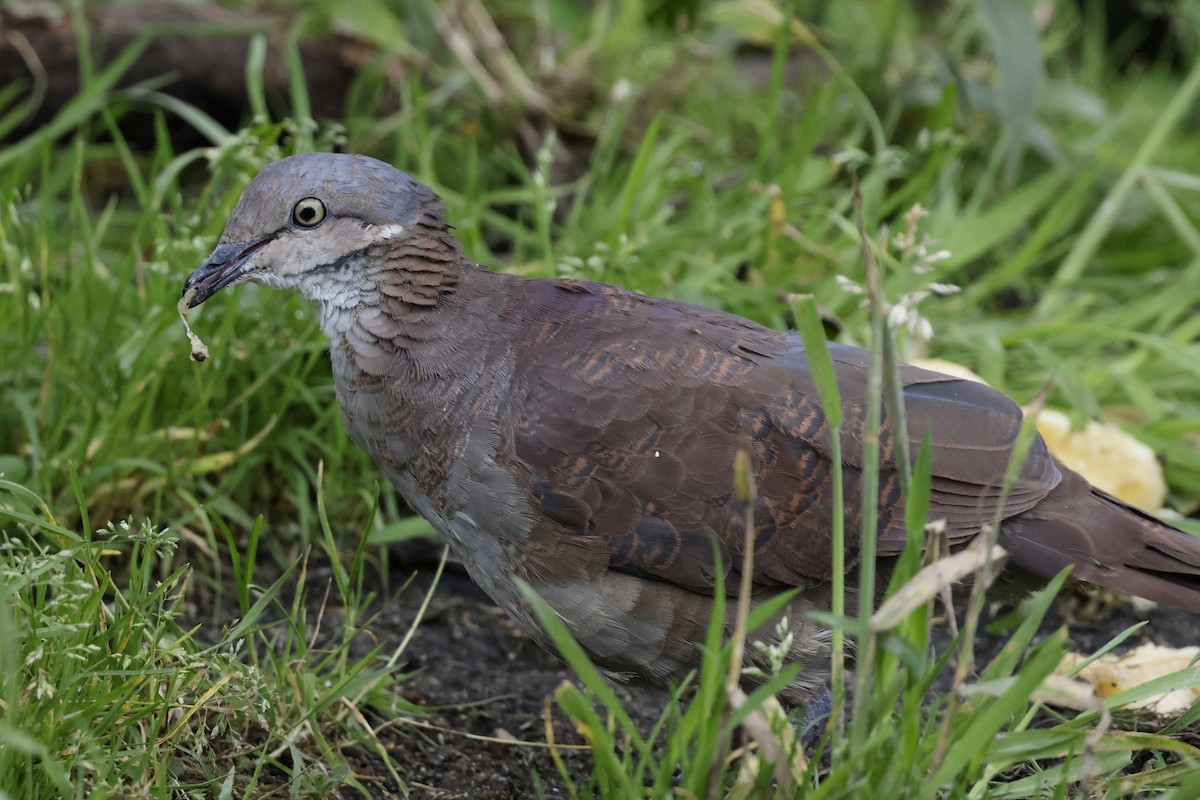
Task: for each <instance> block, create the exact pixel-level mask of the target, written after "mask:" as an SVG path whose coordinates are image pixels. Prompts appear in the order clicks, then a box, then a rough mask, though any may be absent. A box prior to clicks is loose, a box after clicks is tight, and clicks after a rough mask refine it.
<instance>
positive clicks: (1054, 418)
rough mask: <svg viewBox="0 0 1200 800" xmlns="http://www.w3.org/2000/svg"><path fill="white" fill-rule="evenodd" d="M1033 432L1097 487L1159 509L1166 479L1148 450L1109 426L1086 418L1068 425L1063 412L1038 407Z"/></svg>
mask: <svg viewBox="0 0 1200 800" xmlns="http://www.w3.org/2000/svg"><path fill="white" fill-rule="evenodd" d="M1037 428H1038V433H1040V434H1041V435H1042V437H1043V438H1044V439H1045V440H1046V444H1047V445H1049V447H1050V452H1052V453H1054V455H1056V456H1058V457H1059V458H1060V459H1062V462H1063V463H1064V464H1066V465H1067V466H1068V467H1070V468H1071V469H1073V470H1075V471H1076V472H1078V473H1080V474H1082V475H1083V477H1085V478H1087V479H1088V482H1089V483H1091V484H1092V485H1093V486H1095V487H1096V488H1098V489H1103V490H1104V491H1106V492H1108V493H1109V494H1111V495H1115V496H1117V497H1119V498H1121V499H1122V500H1124V501H1125V502H1126V503H1129V504H1131V505H1135V506H1137V507H1138V508H1142V509H1145V510H1147V511H1157V510H1158V509H1160V508H1162V506H1163V502H1164V501H1165V500H1166V498H1167V483H1166V481H1165V480H1163V473H1162V467H1161V466H1160V465H1159V463H1158V459H1157V458H1156V457H1155V456H1154V451H1153V450H1151V449H1150V448H1149V447H1147V446H1146V445H1144V444H1142V443H1141V442H1139V441H1138V440H1137V439H1135V438H1133V437H1132V436H1130V435H1129V434H1128V433H1126V432H1125V431H1123V430H1121V429H1120V428H1118V427H1117V426H1115V425H1108V424H1105V423H1102V422H1094V421H1093V422H1089V423H1088V424H1087V425H1085V426H1084V428H1083V430H1078V431H1073V430H1071V420H1070V419H1068V418H1067V416H1066V414H1063V413H1061V412H1059V411H1054V410H1053V409H1048V408H1047V409H1043V410H1042V413H1041V414H1039V415H1038V421H1037Z"/></svg>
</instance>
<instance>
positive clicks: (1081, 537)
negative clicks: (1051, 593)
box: [1000, 467, 1200, 613]
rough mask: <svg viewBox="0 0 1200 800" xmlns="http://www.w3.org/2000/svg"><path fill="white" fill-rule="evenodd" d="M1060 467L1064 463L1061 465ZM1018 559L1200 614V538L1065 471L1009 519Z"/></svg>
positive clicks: (1047, 574) (1043, 571) (1007, 530)
mask: <svg viewBox="0 0 1200 800" xmlns="http://www.w3.org/2000/svg"><path fill="white" fill-rule="evenodd" d="M1060 468H1061V467H1060ZM1000 544H1001V545H1003V546H1004V548H1005V549H1006V550H1007V551H1008V553H1009V560H1010V562H1011V563H1012V564H1014V565H1015V566H1017V567H1020V568H1021V569H1024V570H1026V571H1028V572H1031V573H1033V574H1034V575H1040V576H1041V577H1043V578H1051V577H1053V576H1054V575H1056V574H1058V572H1060V571H1061V570H1062V569H1063V568H1064V567H1066V566H1069V565H1070V566H1073V569H1072V570H1071V574H1070V578H1069V579H1070V580H1072V581H1086V582H1088V583H1094V584H1097V585H1099V586H1103V587H1106V588H1109V589H1115V590H1117V591H1120V592H1125V593H1126V594H1132V595H1137V596H1138V597H1144V598H1146V599H1147V600H1154V601H1156V602H1159V603H1165V604H1166V605H1169V606H1174V607H1176V608H1182V609H1185V610H1187V611H1192V612H1196V613H1200V538H1198V537H1195V536H1192V535H1190V534H1187V533H1184V532H1183V531H1181V530H1179V529H1178V528H1173V527H1171V526H1170V525H1167V524H1166V523H1164V522H1161V521H1159V520H1157V519H1155V518H1154V517H1152V516H1150V515H1149V514H1147V513H1145V512H1144V511H1141V510H1139V509H1137V508H1134V507H1133V506H1131V505H1129V504H1128V503H1125V502H1122V501H1121V500H1118V499H1117V498H1115V497H1113V496H1112V495H1110V494H1108V493H1106V492H1102V491H1100V490H1099V489H1096V488H1095V487H1093V486H1091V485H1090V484H1089V483H1088V482H1087V481H1086V480H1084V479H1083V478H1082V477H1081V476H1080V475H1078V474H1076V473H1074V472H1071V471H1070V470H1067V469H1063V479H1062V481H1061V482H1060V483H1059V485H1058V486H1056V487H1055V488H1054V490H1053V491H1051V492H1050V494H1049V495H1047V496H1046V498H1045V499H1044V500H1042V502H1040V503H1038V504H1037V506H1035V507H1034V508H1032V509H1030V510H1029V511H1026V512H1024V513H1022V514H1018V515H1017V516H1015V517H1012V518H1011V519H1007V520H1005V521H1004V523H1003V526H1002V529H1001V534H1000Z"/></svg>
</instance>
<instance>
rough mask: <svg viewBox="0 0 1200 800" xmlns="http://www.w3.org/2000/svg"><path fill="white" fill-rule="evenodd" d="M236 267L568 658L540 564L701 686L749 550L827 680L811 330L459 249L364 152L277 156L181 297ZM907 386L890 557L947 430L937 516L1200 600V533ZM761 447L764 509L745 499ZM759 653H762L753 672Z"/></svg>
mask: <svg viewBox="0 0 1200 800" xmlns="http://www.w3.org/2000/svg"><path fill="white" fill-rule="evenodd" d="M241 283H254V284H260V285H263V286H269V287H277V288H282V289H288V290H291V291H293V292H297V293H299V294H300V295H301V296H303V297H305V298H307V299H308V300H310V301H312V302H313V303H314V304H315V306H316V312H317V315H318V318H319V321H320V326H321V328H322V329H323V331H324V332H325V334H326V335H327V336H328V338H329V343H330V346H329V357H330V362H331V367H332V371H333V377H334V385H335V389H336V398H337V402H338V403H339V405H340V408H341V412H342V416H343V419H344V421H345V425H346V428H347V430H348V432H349V435H350V437H351V439H353V441H354V442H356V443H357V444H358V445H359V446H361V447H362V448H363V449H365V450H366V451H367V452H368V453H369V454H370V456H371V458H372V459H373V460H374V462H375V464H376V465H377V466H378V467H379V469H380V470H382V472H383V473H384V474H385V475H386V477H387V478H388V479H389V481H390V482H391V483H392V484H393V485H394V486H395V488H396V489H397V490H398V492H399V494H400V495H401V496H402V497H403V498H404V500H405V501H406V502H407V503H408V505H409V506H410V507H411V508H412V509H413V510H415V511H416V512H417V513H419V514H420V515H422V516H423V517H425V518H426V519H427V520H429V522H430V523H431V524H432V526H433V527H434V528H435V529H436V531H437V532H438V534H439V535H440V536H441V538H442V539H444V540H445V542H446V543H447V544H448V546H449V547H450V549H451V551H452V552H453V554H454V555H455V557H456V558H457V559H459V560H461V562H462V563H463V564H464V565H465V567H466V569H467V572H468V573H469V574H470V576H471V578H472V579H473V580H474V581H475V582H476V583H477V584H478V585H479V586H480V587H481V588H482V589H483V590H484V591H485V592H486V593H487V594H488V595H489V596H490V597H491V598H492V600H494V601H495V602H496V603H497V604H498V605H499V606H500V607H501V608H503V609H504V610H505V611H506V612H507V613H508V615H509V616H510V617H512V618H513V620H514V621H515V622H516V623H517V624H518V625H519V626H520V627H521V628H523V629H524V630H525V631H527V632H528V633H529V635H530V636H531V637H532V638H533V639H535V640H536V641H538V642H539V643H541V644H542V645H543V646H546V647H547V648H548V649H550V650H551V651H553V644H552V641H551V639H550V637H549V636H548V634H547V633H546V631H545V630H543V629H542V627H541V626H540V624H539V623H538V620H537V618H536V615H535V613H534V611H533V609H532V607H531V604H530V602H529V601H528V599H527V598H526V596H525V595H524V594H523V593H522V590H521V584H522V582H524V583H525V584H527V585H528V586H529V587H530V588H531V589H532V590H533V591H534V592H536V593H537V594H538V595H540V597H541V598H542V599H543V600H544V601H545V602H546V603H547V604H548V605H549V607H550V608H551V609H552V610H553V612H554V614H555V615H556V616H557V617H558V618H559V619H560V620H561V621H562V622H563V623H564V624H565V626H566V628H567V630H568V631H569V632H570V633H571V634H572V635H573V636H574V638H575V639H576V640H577V641H578V643H579V644H580V645H581V646H582V647H583V649H584V651H585V652H586V653H587V655H588V656H589V657H590V658H591V660H592V661H593V663H594V664H595V665H596V666H597V667H598V668H600V669H601V670H603V671H604V672H605V674H607V675H608V676H609V677H610V678H612V679H614V680H634V681H639V682H643V683H650V684H655V685H668V684H670V683H671V682H673V681H679V680H681V679H683V678H684V677H685V676H686V675H687V674H688V673H689V672H690V671H691V670H692V669H693V668H694V667H695V666H696V665H697V664H698V662H699V660H700V657H701V653H700V649H699V646H700V644H701V643H703V642H704V640H705V632H706V630H707V628H708V626H709V624H710V618H711V616H712V613H713V602H714V592H715V591H716V588H717V586H718V585H721V586H723V587H724V591H725V593H726V594H727V595H731V596H732V595H735V594H736V593H737V592H738V582H739V581H740V579H741V576H740V575H739V574H738V573H737V570H738V569H739V568H740V565H741V564H742V557H743V550H744V547H745V544H746V542H747V541H752V543H753V561H752V574H751V575H750V576H749V585H750V587H751V592H752V599H753V601H754V602H760V601H762V600H764V599H766V598H770V597H773V596H777V595H778V594H779V593H781V592H785V591H790V590H793V589H798V591H797V592H796V594H795V596H794V597H793V598H792V599H791V600H790V601H789V604H788V609H789V614H788V617H787V618H788V626H789V631H790V633H791V645H790V650H789V651H788V656H787V657H788V659H789V660H791V661H794V662H798V663H800V665H801V670H800V673H799V676H798V677H797V678H796V679H795V680H793V681H792V683H791V684H789V685H788V686H787V687H786V688H785V689H784V690H783V692H782V693H781V699H783V700H785V701H789V702H791V703H793V704H802V703H805V702H807V701H808V700H810V699H812V698H814V697H815V696H817V695H818V694H819V693H820V692H821V691H822V690H823V688H824V687H825V686H826V685H827V683H828V680H829V676H830V650H831V641H832V634H831V631H830V629H829V628H828V627H826V626H825V625H823V624H822V623H821V622H820V621H818V619H815V618H814V617H813V616H812V615H810V614H809V613H807V612H811V611H828V610H829V608H830V603H831V589H830V587H831V582H832V579H833V569H834V563H835V560H834V553H833V538H832V519H833V498H834V494H833V474H834V467H835V466H837V465H835V464H834V463H833V460H832V458H833V453H832V449H831V442H832V435H833V433H832V430H831V425H830V422H829V418H828V417H827V415H826V414H825V412H824V411H823V409H822V406H821V402H820V398H819V394H818V390H817V387H816V384H815V381H814V378H813V373H812V368H811V365H810V362H809V357H808V354H807V353H806V351H805V347H804V343H803V340H802V338H801V337H800V336H799V335H798V334H796V333H794V332H781V331H776V330H772V329H770V328H767V327H764V326H762V325H759V324H757V323H755V322H752V321H749V320H747V319H743V318H741V317H739V316H735V315H733V314H729V313H726V312H723V311H719V310H714V309H710V308H706V307H702V306H696V305H689V304H686V303H682V302H677V301H674V300H670V299H663V298H658V297H652V296H647V295H643V294H638V293H635V292H633V291H629V290H626V289H623V288H619V287H615V286H611V285H607V284H604V283H597V282H589V281H583V280H575V279H568V278H557V279H544V278H533V277H526V276H521V275H515V274H508V273H504V272H498V271H492V270H489V269H487V268H485V267H483V266H480V265H479V264H477V263H475V262H474V261H472V260H471V259H470V258H468V257H467V256H466V255H465V254H464V252H463V249H462V247H461V246H460V244H459V242H458V241H457V239H456V238H455V236H454V233H453V230H452V228H451V227H450V225H449V224H448V222H447V220H446V213H445V209H444V207H443V204H442V202H441V200H440V198H439V197H438V195H437V194H436V193H435V192H434V191H433V190H431V189H430V188H429V187H427V186H425V185H424V184H422V183H420V182H418V181H417V180H415V179H413V178H411V177H409V176H408V175H406V174H405V173H403V172H401V171H400V170H399V169H397V168H395V167H393V166H391V165H389V164H387V163H384V162H382V161H378V160H376V159H373V158H370V157H367V156H361V155H353V154H332V153H308V154H302V155H294V156H290V157H287V158H284V159H281V160H279V161H276V162H274V163H271V164H268V165H267V166H266V167H264V168H263V169H262V170H261V172H260V173H259V174H258V175H257V176H256V177H255V178H254V179H253V180H252V181H251V182H250V183H249V184H248V185H247V187H246V188H245V190H244V191H243V193H242V194H241V196H240V198H239V200H238V201H237V203H236V205H235V207H234V208H233V211H232V213H231V215H230V217H229V219H228V222H227V225H226V227H225V230H224V233H223V234H222V236H221V238H220V240H219V242H218V243H217V245H216V248H215V249H214V250H213V251H212V254H211V255H210V256H209V258H208V259H207V261H206V262H205V263H204V264H203V266H201V267H199V268H198V269H196V270H195V271H194V272H192V273H191V275H190V276H189V277H188V278H187V279H186V281H185V284H184V292H183V298H182V300H181V305H182V306H183V307H186V308H188V309H190V308H193V307H195V306H198V305H200V304H201V303H204V302H205V301H207V300H208V299H209V298H211V297H212V296H213V295H215V294H216V293H217V292H219V291H220V290H222V289H224V288H226V287H229V286H232V285H235V284H241ZM829 355H830V357H831V359H832V362H833V367H834V371H835V375H836V378H837V382H838V386H839V390H840V394H841V403H842V405H843V408H842V412H843V417H844V420H843V422H842V425H841V429H840V430H841V432H840V439H841V464H840V467H841V471H842V476H843V481H844V504H843V506H844V513H845V525H846V530H848V531H857V530H859V526H860V525H861V522H862V519H861V517H862V510H863V488H864V487H863V480H862V475H863V468H864V452H865V451H864V446H863V438H864V426H865V424H866V417H867V412H866V408H867V401H868V394H869V391H870V390H869V387H868V362H869V354H868V352H867V351H866V350H863V349H859V348H855V347H851V346H847V345H840V344H834V343H831V344H830V345H829ZM900 378H901V383H902V385H903V401H904V406H905V411H906V414H905V418H906V423H905V424H906V430H903V431H896V430H895V427H894V422H895V420H896V419H898V418H899V415H898V414H897V413H896V411H895V409H892V408H890V406H889V404H888V403H887V401H886V398H885V400H884V401H883V412H882V432H881V439H880V441H881V454H880V467H879V468H880V473H879V481H878V489H877V491H878V498H877V500H878V519H877V526H876V530H877V537H876V542H877V545H876V551H877V558H878V559H879V560H880V562H882V563H887V562H888V561H889V560H891V561H894V560H895V559H896V558H897V557H898V556H899V554H900V553H901V552H902V551H903V549H904V546H905V543H906V540H907V539H906V534H905V498H904V493H903V491H902V484H901V475H900V473H901V471H902V470H901V466H902V465H900V464H899V463H898V461H897V459H898V458H899V456H898V452H902V451H900V450H899V449H898V448H897V447H896V446H895V441H894V440H895V437H896V436H897V435H898V436H903V437H906V438H907V440H908V441H909V442H910V443H911V444H912V445H913V448H912V449H913V450H915V449H916V445H917V444H919V443H920V442H921V441H922V439H923V437H925V435H926V434H927V433H928V435H929V436H930V438H931V442H932V451H931V452H932V480H931V495H930V504H929V518H930V519H931V520H933V519H938V520H942V521H943V522H944V525H945V531H946V534H945V535H946V537H947V539H948V541H949V544H950V545H951V546H952V547H954V546H961V545H964V544H966V543H968V542H970V541H971V540H973V539H975V538H976V537H977V536H979V535H980V533H981V531H983V530H984V529H985V527H986V526H987V525H988V524H989V523H990V522H991V521H992V519H993V518H994V517H998V518H999V519H1000V524H999V530H998V532H997V537H998V543H999V544H1000V545H1001V546H1002V547H1003V548H1004V549H1005V550H1006V551H1007V554H1008V555H1007V559H1008V560H1007V564H1008V566H1007V569H1010V570H1015V571H1016V572H1018V573H1021V574H1027V575H1030V576H1034V577H1036V578H1040V579H1043V580H1044V579H1049V578H1052V577H1054V576H1055V575H1056V574H1057V573H1059V572H1060V571H1061V570H1063V569H1064V568H1066V567H1071V572H1070V580H1072V581H1078V582H1086V583H1092V584H1098V585H1100V586H1104V587H1109V588H1111V589H1115V590H1118V591H1121V592H1125V593H1128V594H1133V595H1139V596H1141V597H1144V598H1148V599H1150V600H1155V601H1158V602H1161V603H1165V604H1168V605H1172V606H1177V607H1180V608H1183V609H1186V610H1188V611H1192V612H1197V611H1200V539H1197V538H1196V537H1193V536H1191V535H1189V534H1187V533H1185V532H1183V531H1180V530H1178V529H1176V528H1174V527H1171V526H1170V525H1167V524H1165V523H1163V522H1161V521H1159V520H1157V519H1156V518H1154V517H1152V516H1150V515H1149V514H1146V513H1144V512H1142V511H1140V510H1138V509H1136V508H1134V507H1132V506H1130V505H1128V504H1126V503H1124V502H1122V501H1120V500H1118V499H1117V498H1115V497H1113V496H1111V495H1109V494H1106V493H1105V492H1103V491H1101V490H1099V489H1096V488H1094V487H1092V486H1091V485H1089V484H1088V482H1087V481H1086V480H1085V479H1084V478H1083V477H1081V476H1080V475H1079V474H1077V473H1075V472H1073V471H1071V470H1070V469H1068V468H1067V467H1066V466H1064V465H1063V464H1062V463H1060V462H1059V461H1058V460H1057V459H1055V457H1054V456H1053V455H1052V454H1051V453H1050V452H1049V450H1048V449H1047V447H1046V445H1045V443H1044V441H1043V440H1042V439H1041V437H1040V436H1039V437H1036V438H1035V439H1034V440H1033V443H1032V445H1030V447H1029V449H1028V453H1027V456H1026V458H1025V460H1024V462H1023V464H1022V466H1021V468H1020V470H1019V473H1018V474H1017V476H1016V478H1015V480H1014V481H1013V483H1012V485H1011V489H1010V491H1008V492H1007V493H1004V492H1002V485H1003V483H1004V474H1005V470H1006V468H1007V467H1008V464H1009V460H1010V456H1011V454H1012V451H1013V448H1014V446H1015V445H1016V443H1017V437H1018V433H1019V431H1020V430H1021V424H1022V412H1021V409H1020V408H1019V406H1018V405H1017V404H1016V403H1015V402H1014V401H1013V400H1012V399H1010V398H1009V397H1008V396H1006V395H1005V394H1003V393H1001V392H999V391H997V390H995V389H992V388H990V387H988V386H986V385H984V384H981V383H976V382H973V381H969V380H964V379H961V378H957V377H953V376H950V375H945V374H941V373H938V372H933V371H929V370H925V369H920V368H918V367H914V366H908V365H902V366H901V367H900ZM740 442H744V443H746V444H744V445H742V444H739V443H740ZM739 447H743V448H744V449H743V452H748V453H749V455H750V462H751V464H752V467H753V470H752V474H753V476H754V484H755V489H756V491H755V492H754V493H753V500H752V501H751V500H749V499H748V496H747V495H745V494H743V493H740V492H738V491H736V490H735V485H734V479H735V476H734V469H733V464H734V460H735V455H736V453H737V452H738V451H739ZM751 511H752V512H753V513H750V512H751ZM750 518H752V519H753V531H752V536H748V535H747V531H746V526H747V522H748V519H750ZM848 538H849V539H851V540H853V539H855V537H853V536H851V537H848ZM847 548H848V549H847V552H846V553H845V558H844V564H845V568H846V570H847V573H848V574H847V583H848V586H849V587H850V592H851V595H850V598H851V601H852V600H853V597H856V596H857V592H858V591H859V590H860V589H861V591H869V590H874V591H878V587H858V586H857V583H856V581H857V578H856V576H857V574H858V571H857V566H858V551H857V549H852V548H853V546H852V545H847ZM885 572H886V570H883V569H881V570H880V573H881V574H883V573H885ZM731 578H734V579H731ZM848 602H849V601H848ZM734 605H736V604H733V603H727V604H725V606H724V607H725V608H726V609H728V610H727V611H726V612H725V613H726V614H728V615H730V616H729V618H728V619H727V620H724V621H723V623H722V624H724V625H725V627H726V630H731V629H732V626H733V624H734V619H733V617H732V614H733V610H732V608H733V606H734ZM769 636H770V635H769V634H768V635H767V638H769ZM776 641H778V640H776ZM756 658H758V659H761V658H762V656H761V655H760V654H758V653H757V651H756V650H755V649H754V648H746V654H745V659H746V663H747V664H757V662H756V661H755V659H756Z"/></svg>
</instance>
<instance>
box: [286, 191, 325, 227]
mask: <svg viewBox="0 0 1200 800" xmlns="http://www.w3.org/2000/svg"><path fill="white" fill-rule="evenodd" d="M292 219H293V220H294V221H295V223H296V224H297V225H299V226H300V227H301V228H315V227H316V226H318V225H320V224H321V220H323V219H325V204H324V203H322V202H321V201H320V200H318V199H317V198H315V197H306V198H304V199H303V200H301V201H300V202H299V203H296V207H295V208H293V209H292Z"/></svg>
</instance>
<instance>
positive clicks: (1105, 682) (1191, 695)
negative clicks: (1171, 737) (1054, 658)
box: [1055, 644, 1200, 717]
mask: <svg viewBox="0 0 1200 800" xmlns="http://www.w3.org/2000/svg"><path fill="white" fill-rule="evenodd" d="M1197 657H1200V647H1160V646H1159V645H1156V644H1145V645H1142V646H1141V647H1138V648H1136V649H1134V650H1131V651H1129V652H1128V653H1126V654H1125V655H1123V656H1117V655H1113V654H1112V653H1108V654H1106V655H1103V656H1101V657H1100V658H1098V659H1096V660H1095V661H1093V662H1092V663H1091V664H1088V665H1087V666H1086V667H1084V668H1083V670H1081V671H1080V672H1079V674H1078V675H1076V676H1075V677H1076V678H1078V679H1080V680H1084V681H1087V682H1088V683H1089V684H1091V685H1092V688H1093V689H1094V690H1095V692H1096V696H1097V697H1100V698H1108V697H1112V696H1114V695H1117V694H1120V693H1121V692H1123V691H1125V690H1126V689H1132V688H1133V687H1135V686H1141V685H1142V684H1143V683H1146V682H1147V681H1151V680H1153V679H1155V678H1161V677H1162V676H1163V675H1169V674H1171V673H1173V672H1179V671H1180V670H1183V669H1188V668H1189V667H1192V668H1193V669H1197V672H1198V673H1200V668H1197V667H1193V662H1194V661H1196V659H1197ZM1086 659H1087V656H1085V655H1083V654H1082V653H1067V655H1066V656H1064V657H1063V660H1062V662H1061V663H1060V664H1059V665H1058V668H1057V669H1056V670H1055V672H1056V673H1057V674H1059V675H1069V674H1070V672H1071V671H1072V670H1073V669H1075V667H1076V666H1078V665H1079V664H1080V663H1082V662H1083V661H1084V660H1086ZM1197 677H1200V674H1198V675H1197ZM1189 683H1191V685H1190V686H1188V687H1187V688H1182V689H1175V690H1174V691H1171V692H1164V693H1163V694H1157V695H1152V696H1150V697H1147V698H1144V699H1142V700H1139V701H1137V702H1135V703H1130V704H1129V706H1128V707H1129V708H1144V709H1148V710H1150V711H1153V712H1154V713H1155V714H1158V715H1159V716H1163V717H1172V716H1178V715H1179V714H1181V713H1183V712H1184V711H1186V710H1187V709H1188V708H1190V707H1191V705H1192V704H1193V703H1195V702H1196V700H1197V699H1200V681H1196V680H1193V681H1190V682H1189Z"/></svg>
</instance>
